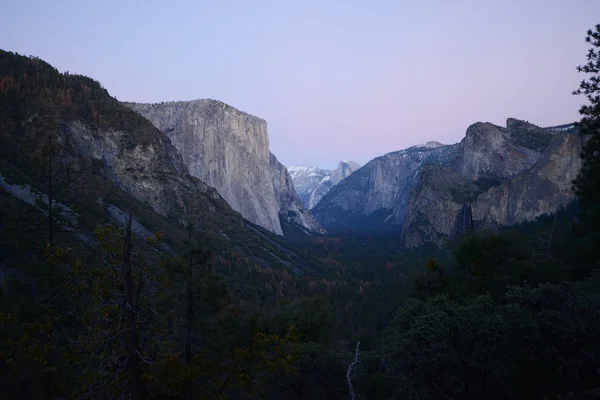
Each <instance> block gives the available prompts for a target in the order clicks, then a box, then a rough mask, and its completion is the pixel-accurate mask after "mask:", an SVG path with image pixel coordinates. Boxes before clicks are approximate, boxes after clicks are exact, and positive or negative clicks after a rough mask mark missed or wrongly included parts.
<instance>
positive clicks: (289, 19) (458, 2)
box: [0, 0, 600, 168]
mask: <svg viewBox="0 0 600 400" xmlns="http://www.w3.org/2000/svg"><path fill="white" fill-rule="evenodd" d="M0 10H1V12H0V48H1V49H3V50H8V51H14V52H18V53H19V54H24V55H34V56H38V57H40V58H42V59H43V60H45V61H47V62H49V63H50V64H52V65H54V66H55V67H56V68H58V69H59V70H60V71H69V72H71V73H79V74H84V75H87V76H90V77H92V78H94V79H96V80H98V81H100V83H101V84H102V85H103V86H104V87H105V88H106V89H107V90H108V91H109V92H110V93H111V94H112V95H113V96H115V97H116V98H117V99H119V100H123V101H135V102H161V101H172V100H192V99H198V98H213V99H218V100H221V101H224V102H226V103H228V104H230V105H232V106H233V107H236V108H238V109H240V110H242V111H245V112H248V113H251V114H253V115H256V116H258V117H261V118H264V119H265V120H266V121H267V126H268V131H269V140H270V148H271V151H272V152H273V153H274V154H275V155H276V156H277V157H278V158H279V160H280V161H281V162H282V163H284V164H286V165H295V164H303V165H314V166H319V167H321V168H335V167H336V166H337V163H338V161H339V160H355V161H358V162H359V163H361V164H364V163H366V162H367V161H369V160H370V159H372V158H373V157H376V156H379V155H383V154H385V153H388V152H391V151H395V150H400V149H403V148H406V147H409V146H411V145H415V144H418V143H422V142H426V141H429V140H437V141H439V142H442V143H456V142H458V141H460V140H461V139H462V137H464V134H465V131H466V129H467V127H468V126H469V125H470V124H472V123H474V122H477V121H483V122H486V121H488V122H492V123H495V124H498V125H502V126H503V125H505V122H506V119H507V118H508V117H515V118H520V119H524V120H528V121H530V122H532V123H534V124H537V125H540V126H552V125H558V124H563V123H569V122H573V121H575V120H577V119H579V114H578V110H579V107H580V105H581V104H583V103H584V102H585V99H584V98H583V97H581V96H573V95H572V94H571V92H572V91H573V90H574V89H576V88H577V87H578V84H579V82H580V81H581V79H582V78H583V75H582V74H579V73H577V71H576V66H577V65H581V64H583V63H585V61H586V59H585V55H586V53H587V50H588V49H589V45H588V44H587V43H585V34H586V31H587V30H588V29H590V28H592V27H593V26H594V25H596V24H598V23H600V1H599V0H502V1H496V0H453V1H448V0H438V1H434V0H418V1H417V0H411V1H403V0H389V1H388V0H371V1H366V0H362V1H356V0H344V1H341V0H340V1H334V0H301V1H295V0H272V1H271V0H237V1H236V0H212V1H210V0H195V1H182V0H169V1H166V0H164V1H153V0H145V1H142V0H103V1H94V2H92V1H81V0H72V1H71V0H55V1H48V0H18V1H16V0H0Z"/></svg>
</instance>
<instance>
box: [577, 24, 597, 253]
mask: <svg viewBox="0 0 600 400" xmlns="http://www.w3.org/2000/svg"><path fill="white" fill-rule="evenodd" d="M585 40H586V42H588V43H590V44H591V45H592V48H591V49H590V50H589V51H588V54H587V63H586V64H585V65H580V66H578V67H577V70H578V71H579V72H583V73H585V74H587V78H586V79H584V80H582V81H581V83H580V85H579V89H577V90H575V91H574V92H573V94H575V95H585V97H586V98H587V99H588V100H589V104H586V105H582V106H581V108H580V110H579V113H580V114H581V115H582V118H581V121H579V123H578V124H577V126H578V127H579V130H580V132H581V135H582V136H583V137H584V139H586V142H585V144H584V146H583V152H582V158H583V166H582V168H581V171H580V173H579V176H578V177H577V179H575V181H574V182H573V183H574V189H575V192H576V194H577V197H578V198H579V201H580V205H581V207H582V214H583V218H582V220H583V223H584V224H585V225H586V227H587V229H588V232H589V233H590V236H591V237H592V240H593V242H594V243H600V50H599V49H600V24H598V25H596V27H595V30H591V29H590V30H588V32H587V36H586V38H585ZM595 248H596V252H598V251H600V250H598V246H595Z"/></svg>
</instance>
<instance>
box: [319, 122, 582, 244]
mask: <svg viewBox="0 0 600 400" xmlns="http://www.w3.org/2000/svg"><path fill="white" fill-rule="evenodd" d="M430 143H431V144H430ZM430 143H427V144H424V145H420V146H415V147H412V148H409V149H406V150H402V151H398V152H394V153H389V154H387V155H385V156H382V157H378V158H376V159H374V160H372V161H370V162H369V163H367V164H366V165H365V166H364V167H362V168H360V169H359V170H357V171H356V172H355V173H353V174H352V175H351V176H350V177H349V178H347V179H345V180H344V181H343V182H341V183H340V184H338V185H337V186H334V187H333V188H332V189H331V190H330V191H329V192H328V193H327V194H326V195H325V196H324V197H323V198H322V199H321V201H320V202H319V204H318V205H317V206H316V207H315V208H314V209H313V213H314V215H315V216H316V218H317V219H318V220H319V221H320V222H321V223H322V224H323V226H325V228H327V229H329V230H335V229H342V230H344V229H346V230H356V231H361V230H362V231H364V230H373V229H382V228H388V229H389V228H394V227H395V228H396V229H398V230H400V232H401V233H400V234H401V236H402V239H403V242H404V244H405V245H406V246H407V247H416V246H420V245H423V244H426V243H436V244H441V243H442V242H443V240H444V238H447V237H449V236H452V235H455V234H457V233H459V232H458V231H460V230H464V229H468V228H470V223H469V221H466V220H465V219H466V218H467V217H469V218H470V216H472V217H473V220H474V226H475V228H476V229H484V228H492V229H494V228H497V227H499V226H510V225H514V224H517V223H520V222H524V221H531V220H534V219H535V218H537V217H538V216H540V215H542V214H544V213H552V212H555V211H557V210H558V209H559V208H560V207H563V206H566V205H568V204H569V203H570V202H571V201H572V200H573V199H574V194H573V193H572V191H571V181H572V180H573V179H574V178H575V177H576V175H577V173H578V171H579V169H580V168H581V160H580V156H579V154H580V151H581V139H580V138H579V136H578V135H577V133H576V132H575V130H574V128H573V126H572V125H562V126H559V127H553V128H540V127H538V126H535V125H533V124H530V123H528V122H525V121H520V120H517V119H513V118H509V119H508V120H507V124H506V127H499V126H496V125H493V124H490V123H481V122H478V123H475V124H473V125H471V126H470V127H469V128H468V129H467V132H466V135H465V137H464V138H463V140H462V141H461V142H460V143H458V144H456V145H448V146H445V145H441V144H439V143H438V144H435V143H433V142H430ZM469 204H470V205H471V206H470V207H469V206H468V205H469Z"/></svg>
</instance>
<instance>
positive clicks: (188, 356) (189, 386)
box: [185, 227, 194, 400]
mask: <svg viewBox="0 0 600 400" xmlns="http://www.w3.org/2000/svg"><path fill="white" fill-rule="evenodd" d="M192 268H193V260H192V228H191V227H190V228H189V248H188V283H187V300H188V304H187V312H186V327H185V328H186V337H185V369H186V374H187V375H186V382H185V399H186V400H192V398H193V397H194V381H193V379H192V376H191V369H192V315H193V312H194V303H193V298H192V295H193V292H192V276H193V269H192Z"/></svg>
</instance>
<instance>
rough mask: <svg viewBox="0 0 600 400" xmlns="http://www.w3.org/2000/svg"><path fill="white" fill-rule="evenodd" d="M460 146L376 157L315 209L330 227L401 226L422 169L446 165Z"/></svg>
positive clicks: (429, 147) (394, 227)
mask: <svg viewBox="0 0 600 400" xmlns="http://www.w3.org/2000/svg"><path fill="white" fill-rule="evenodd" d="M455 154H456V146H442V145H441V144H437V145H433V144H431V145H429V146H427V145H422V146H414V147H411V148H409V149H406V150H402V151H397V152H393V153H389V154H386V155H384V156H381V157H378V158H375V159H374V160H371V161H370V162H369V163H367V164H366V165H364V166H363V167H361V168H359V169H358V170H357V171H355V172H354V173H353V174H352V175H350V176H349V177H347V178H346V179H344V180H343V181H342V182H340V183H339V184H338V185H336V186H334V187H333V188H332V189H331V190H330V191H329V192H328V193H327V194H326V195H325V196H323V198H322V199H321V201H320V202H319V203H318V204H317V206H316V207H315V208H314V209H313V210H312V211H313V214H314V215H315V217H316V218H317V220H318V221H319V222H321V224H322V225H323V226H324V227H325V228H326V229H328V230H349V231H361V230H365V229H382V228H386V229H387V228H392V229H400V228H401V225H402V222H403V219H404V215H405V210H406V207H407V204H408V198H409V193H410V190H411V189H412V188H413V186H414V184H415V183H416V178H417V175H418V173H419V171H420V170H421V168H422V167H423V166H424V165H425V164H428V163H431V164H439V165H444V164H446V163H448V161H449V160H450V159H451V158H452V157H453V156H454V155H455Z"/></svg>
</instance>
